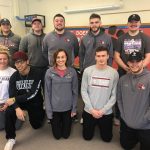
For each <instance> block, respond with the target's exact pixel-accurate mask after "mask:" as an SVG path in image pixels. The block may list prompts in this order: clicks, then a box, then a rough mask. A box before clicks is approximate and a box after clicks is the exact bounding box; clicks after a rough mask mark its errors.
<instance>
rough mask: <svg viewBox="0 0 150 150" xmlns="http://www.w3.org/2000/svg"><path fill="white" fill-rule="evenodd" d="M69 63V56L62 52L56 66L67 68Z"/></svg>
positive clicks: (58, 56) (57, 58) (58, 55)
mask: <svg viewBox="0 0 150 150" xmlns="http://www.w3.org/2000/svg"><path fill="white" fill-rule="evenodd" d="M66 62H67V56H66V53H65V52H64V51H60V52H59V53H58V54H57V57H56V66H57V67H65V66H66Z"/></svg>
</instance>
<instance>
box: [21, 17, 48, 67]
mask: <svg viewBox="0 0 150 150" xmlns="http://www.w3.org/2000/svg"><path fill="white" fill-rule="evenodd" d="M44 37H45V33H44V32H43V27H42V22H41V20H40V19H38V18H33V20H32V32H30V33H28V34H27V35H26V36H25V37H23V38H22V40H21V42H20V45H19V50H21V51H24V52H26V53H27V54H28V57H29V64H30V66H33V67H38V68H41V69H43V68H47V67H48V61H47V59H45V58H44V56H43V53H42V42H43V39H44Z"/></svg>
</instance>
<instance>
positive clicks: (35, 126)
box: [31, 121, 43, 130]
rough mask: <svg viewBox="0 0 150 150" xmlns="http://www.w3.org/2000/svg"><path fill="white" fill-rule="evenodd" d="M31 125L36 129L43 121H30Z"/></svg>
mask: <svg viewBox="0 0 150 150" xmlns="http://www.w3.org/2000/svg"><path fill="white" fill-rule="evenodd" d="M31 126H32V128H33V129H35V130H36V129H39V128H41V127H42V126H43V122H42V121H41V122H38V123H37V122H34V123H33V122H32V123H31Z"/></svg>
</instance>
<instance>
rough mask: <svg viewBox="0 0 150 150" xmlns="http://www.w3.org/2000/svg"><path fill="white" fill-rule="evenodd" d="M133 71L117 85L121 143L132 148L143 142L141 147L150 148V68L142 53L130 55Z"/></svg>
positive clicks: (148, 149) (141, 149)
mask: <svg viewBox="0 0 150 150" xmlns="http://www.w3.org/2000/svg"><path fill="white" fill-rule="evenodd" d="M127 64H128V67H129V69H130V72H129V73H127V74H126V75H124V76H122V77H121V78H120V80H119V83H118V88H117V102H118V106H119V110H120V114H121V120H120V121H121V125H120V144H121V146H122V147H123V148H124V149H125V150H131V149H133V148H134V147H135V145H136V144H137V143H140V150H150V71H148V70H147V69H144V60H143V56H142V54H141V53H140V52H138V51H134V52H132V53H131V54H129V57H128V59H127Z"/></svg>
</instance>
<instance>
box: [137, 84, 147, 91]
mask: <svg viewBox="0 0 150 150" xmlns="http://www.w3.org/2000/svg"><path fill="white" fill-rule="evenodd" d="M137 88H138V89H139V90H145V85H144V84H143V83H138V84H137Z"/></svg>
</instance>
